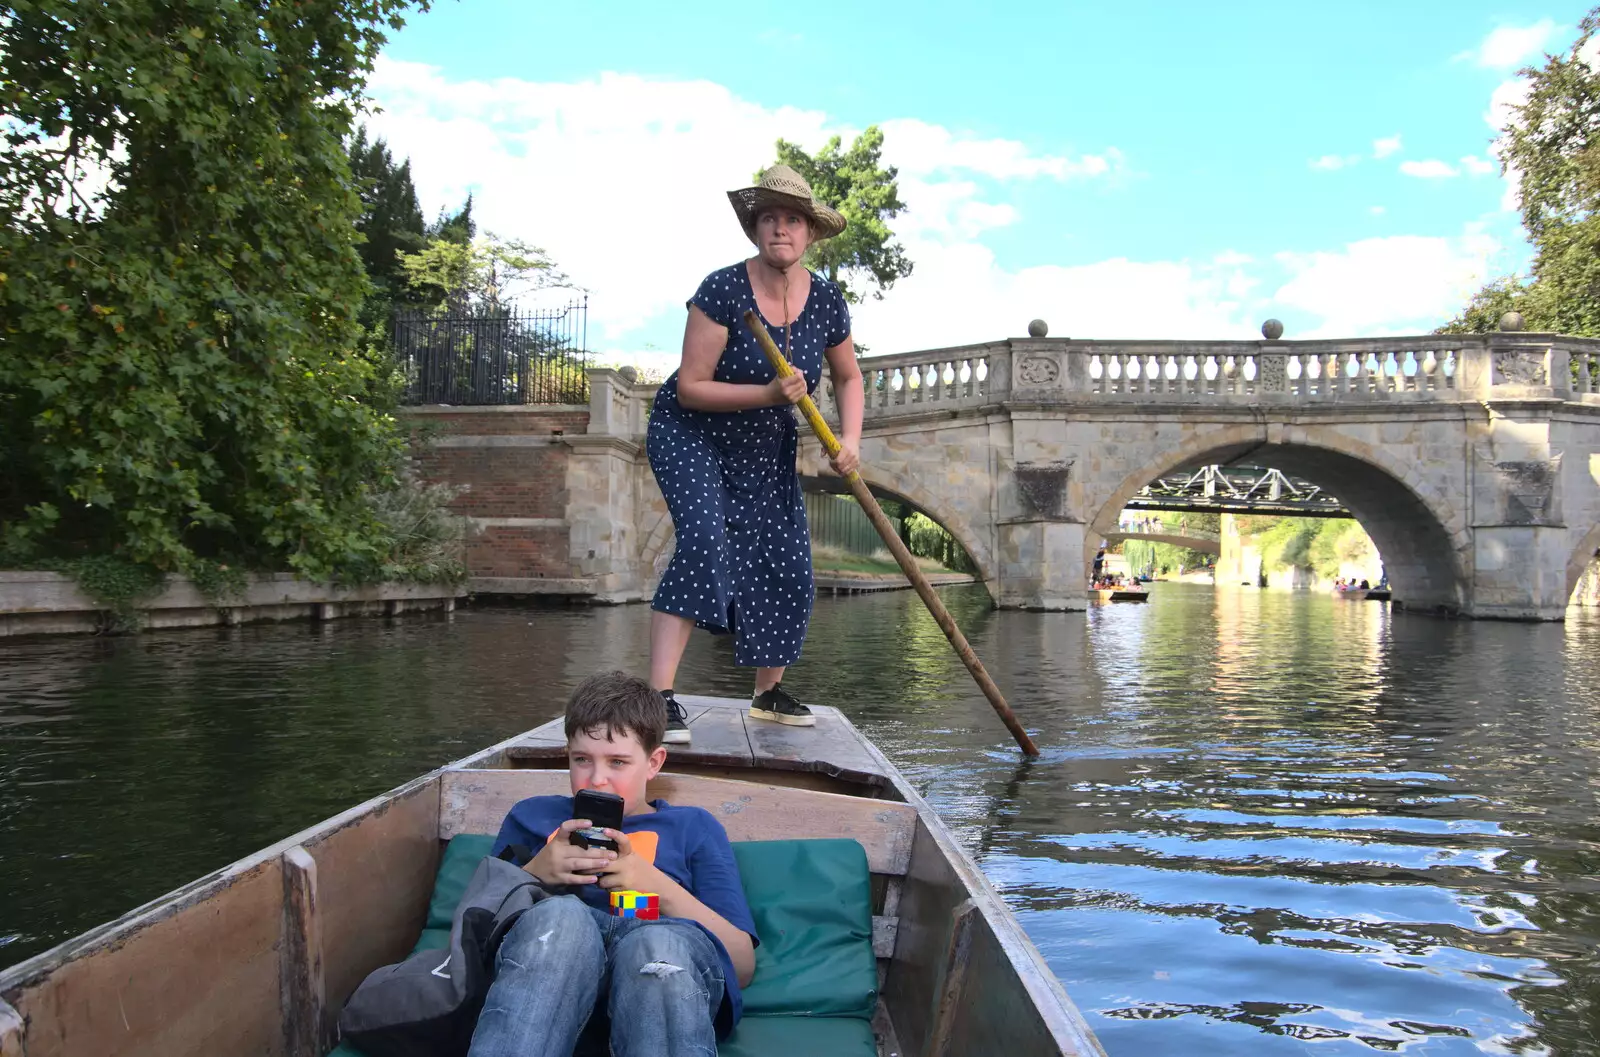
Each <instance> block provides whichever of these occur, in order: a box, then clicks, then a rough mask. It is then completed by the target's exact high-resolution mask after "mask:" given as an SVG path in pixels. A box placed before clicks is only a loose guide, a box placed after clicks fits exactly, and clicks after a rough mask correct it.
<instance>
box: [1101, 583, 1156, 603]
mask: <svg viewBox="0 0 1600 1057" xmlns="http://www.w3.org/2000/svg"><path fill="white" fill-rule="evenodd" d="M1089 600H1090V601H1091V602H1148V601H1150V589H1149V588H1148V587H1139V586H1135V585H1128V586H1124V587H1091V588H1090V589H1089Z"/></svg>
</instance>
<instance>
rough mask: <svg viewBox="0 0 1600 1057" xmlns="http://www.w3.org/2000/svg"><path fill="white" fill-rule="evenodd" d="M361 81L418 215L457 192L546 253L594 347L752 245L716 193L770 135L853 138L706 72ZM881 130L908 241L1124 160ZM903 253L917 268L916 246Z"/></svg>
mask: <svg viewBox="0 0 1600 1057" xmlns="http://www.w3.org/2000/svg"><path fill="white" fill-rule="evenodd" d="M370 91H371V94H372V96H373V98H374V99H375V100H376V101H377V103H378V104H379V105H380V106H381V108H382V111H381V112H380V113H378V114H376V115H374V116H373V118H372V121H371V124H372V128H373V131H374V133H375V134H377V135H381V136H383V137H384V138H386V139H387V140H388V142H389V145H390V147H391V149H392V150H393V151H394V153H395V154H396V156H398V157H406V156H409V157H410V158H411V169H412V176H413V179H414V180H415V182H416V184H417V190H418V193H419V195H420V196H421V198H422V200H423V203H424V208H425V209H426V210H427V211H429V212H430V213H431V212H433V211H434V210H436V209H437V208H438V206H439V205H441V204H449V205H451V206H454V205H455V204H457V203H459V202H460V201H462V200H463V199H464V198H465V197H466V195H467V193H468V192H469V191H471V192H472V193H473V194H474V195H475V197H474V207H473V208H474V216H475V217H476V218H477V219H478V222H479V227H480V229H481V230H488V231H494V232H496V233H498V234H502V235H506V236H515V237H519V238H523V239H526V240H528V241H530V242H533V243H534V244H536V245H539V246H541V247H543V248H544V249H546V250H548V251H549V252H550V254H551V256H552V257H554V259H555V260H556V261H557V262H558V263H559V264H560V265H561V267H562V268H563V269H564V270H565V271H566V272H567V273H568V274H569V275H571V276H572V277H573V279H574V281H575V282H577V283H579V284H581V285H583V286H585V287H587V288H588V289H589V290H590V292H591V305H592V310H593V316H592V323H593V325H594V328H595V329H591V331H590V338H591V344H592V345H595V346H596V347H597V348H607V347H616V346H619V345H628V344H630V342H631V344H632V345H633V346H635V347H636V346H637V345H638V344H639V341H638V339H636V338H635V339H630V338H629V335H630V333H634V332H637V331H639V329H640V328H642V327H645V326H646V325H648V324H650V322H651V321H652V320H659V319H660V318H661V317H663V316H664V315H666V314H670V313H674V312H676V313H681V311H682V306H683V302H684V299H685V298H686V297H688V296H689V294H691V293H692V292H693V291H694V289H695V286H696V285H697V284H698V283H699V281H700V279H701V278H703V277H704V275H705V273H706V272H708V271H710V270H711V267H712V266H713V265H714V264H715V263H717V262H727V261H732V260H737V259H739V258H740V257H743V256H746V255H747V254H748V251H749V243H748V242H746V241H745V238H744V235H743V233H742V232H740V230H739V228H738V226H737V224H736V223H735V222H734V218H733V215H732V211H731V210H730V209H729V207H728V202H727V199H726V197H725V196H724V195H723V194H722V191H723V189H725V188H732V187H739V186H742V185H745V184H748V183H749V182H750V177H751V173H752V171H753V170H754V169H755V168H756V166H757V165H758V164H759V163H760V161H761V160H762V159H764V158H769V157H771V155H772V145H773V142H774V141H775V140H776V139H778V138H779V137H780V136H781V137H783V138H785V139H788V140H791V141H794V142H798V143H800V144H802V145H803V146H806V147H808V148H811V149H815V148H816V147H819V146H821V145H822V143H823V142H825V141H826V140H827V138H828V137H829V136H832V135H842V136H844V137H845V139H846V141H848V140H849V139H850V138H851V137H853V136H854V135H855V134H856V132H857V131H858V130H856V129H852V128H849V127H847V126H844V125H842V124H840V123H837V122H835V121H833V120H832V119H830V118H829V117H828V116H827V115H826V114H823V113H821V112H819V111H815V110H804V109H800V108H797V107H780V108H776V109H773V108H767V107H763V106H761V105H758V104H756V103H752V102H749V101H747V100H744V99H741V98H739V97H737V96H735V95H734V94H733V93H732V92H730V91H729V90H728V89H727V88H725V87H723V86H721V85H718V84H714V83H711V82H708V81H657V80H648V79H646V78H643V77H638V76H632V75H625V74H615V73H608V74H602V75H601V76H600V77H598V78H596V79H593V80H587V81H580V82H575V83H540V82H533V81H526V80H521V79H517V78H500V79H496V80H493V81H475V80H456V79H452V78H451V77H448V76H447V75H445V74H444V73H443V72H442V71H440V70H439V69H437V68H435V67H430V66H425V65H421V64H417V63H407V62H399V61H396V60H393V59H388V58H384V57H380V59H379V61H378V64H377V68H376V70H375V71H374V74H373V77H372V79H371V82H370ZM882 127H883V130H884V136H885V148H884V156H885V159H886V160H887V161H888V162H890V163H892V164H894V165H896V166H898V167H899V169H900V173H901V176H900V192H901V197H902V199H903V200H904V201H905V202H906V204H907V207H908V212H907V213H906V214H904V215H903V217H902V218H900V220H898V221H897V222H896V230H897V232H899V233H900V235H901V237H902V239H904V240H905V241H906V242H907V244H908V246H909V245H910V244H911V242H912V241H913V240H915V241H916V242H917V244H918V245H921V246H933V247H942V246H945V245H957V246H959V245H964V244H966V243H969V242H970V240H972V239H973V238H975V237H976V236H977V235H979V234H980V233H982V232H984V231H987V230H990V229H993V228H997V227H1003V226H1006V225H1009V224H1012V223H1015V222H1016V220H1017V212H1016V210H1015V208H1014V207H1013V206H1012V205H1010V204H1009V203H1007V202H1005V201H997V200H995V198H996V195H995V193H994V190H993V185H994V184H995V183H996V182H997V181H1009V180H1023V179H1053V180H1069V179H1080V178H1083V179H1088V178H1107V177H1111V176H1114V175H1115V174H1116V173H1118V172H1119V171H1121V170H1122V168H1123V158H1122V155H1121V154H1120V153H1119V152H1118V151H1116V150H1115V149H1114V148H1108V149H1106V150H1103V151H1101V152H1099V153H1096V154H1086V155H1067V154H1040V153H1037V152H1035V151H1033V150H1032V149H1030V148H1029V147H1028V146H1027V145H1026V144H1023V143H1020V142H1017V141H1013V140H1005V139H980V138H975V137H971V136H965V135H962V134H959V133H956V132H952V131H951V130H949V129H945V128H942V127H940V126H938V125H932V124H929V123H927V122H923V121H918V120H914V119H899V120H895V121H888V122H885V123H884V124H883V126H882ZM663 249H666V250H667V252H665V253H663V252H662V251H663ZM912 259H913V260H916V261H917V262H918V265H919V270H921V268H922V267H923V266H924V257H921V256H918V255H917V254H916V253H913V254H912ZM658 330H659V328H658ZM597 335H598V340H595V339H596V337H597ZM674 359H675V357H674Z"/></svg>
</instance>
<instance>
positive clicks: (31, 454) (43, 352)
mask: <svg viewBox="0 0 1600 1057" xmlns="http://www.w3.org/2000/svg"><path fill="white" fill-rule="evenodd" d="M426 6H427V5H426V3H425V2H423V3H420V4H416V3H407V2H402V0H363V2H360V3H357V2H355V0H330V2H328V3H322V4H316V5H305V4H300V3H295V2H291V0H259V2H255V3H244V2H242V0H208V2H206V3H201V4H190V5H186V6H184V7H183V8H181V9H180V8H175V7H172V6H171V5H141V4H114V5H93V4H91V5H82V4H76V3H72V2H71V0H38V2H34V3H29V4H27V5H13V7H12V8H10V9H9V14H8V16H7V18H6V19H5V20H0V91H3V93H4V98H5V101H6V102H5V109H6V110H7V115H8V124H7V128H6V136H7V148H6V150H5V151H4V153H0V325H3V327H4V333H5V339H4V340H5V350H6V351H5V355H4V356H3V357H0V459H3V460H4V462H5V465H6V469H7V472H6V473H5V474H4V475H3V476H0V564H4V565H11V566H16V565H31V566H34V567H39V566H46V567H54V568H61V569H63V570H65V571H74V570H77V571H79V572H84V571H86V570H91V569H92V570H94V573H93V574H92V575H91V574H87V573H86V574H85V575H84V576H81V577H80V580H81V581H82V582H84V584H85V586H86V587H90V589H91V590H94V589H95V585H96V584H99V585H101V589H102V590H110V591H114V592H115V591H124V590H126V591H132V590H136V589H137V590H147V589H150V585H151V582H152V578H154V582H155V583H157V584H158V583H159V578H160V577H161V576H164V575H166V574H168V573H181V574H184V575H188V576H191V577H194V578H195V579H197V580H199V581H200V582H202V583H210V584H216V585H218V587H219V589H221V588H223V587H225V586H226V584H227V582H228V581H229V579H230V574H233V575H237V573H238V571H239V570H241V569H260V570H283V569H289V570H293V571H294V572H296V573H299V574H301V575H303V576H306V577H308V578H312V579H318V580H327V581H339V582H368V581H375V580H379V579H451V578H457V577H459V576H460V575H462V567H461V564H460V561H459V558H458V557H450V556H449V553H448V552H449V543H450V541H451V539H452V538H454V539H456V540H457V541H459V531H458V528H457V527H453V526H450V525H449V524H448V523H447V522H446V521H445V520H443V515H442V513H441V511H440V510H438V509H435V508H434V507H429V506H428V504H429V503H430V502H432V501H433V500H436V499H437V498H438V497H437V495H435V494H434V493H430V492H427V491H424V490H421V489H420V488H419V486H418V485H417V484H416V483H415V482H413V481H412V480H410V479H409V477H408V475H407V473H406V458H407V448H406V444H405V441H404V437H403V436H402V434H401V431H400V430H399V428H398V427H397V425H396V422H395V419H394V416H393V415H392V413H391V412H392V410H393V406H394V398H395V397H394V382H395V379H394V377H393V373H394V372H393V369H392V367H391V366H390V363H389V361H388V359H387V358H386V357H384V356H381V355H377V354H375V352H374V343H373V342H372V341H371V340H363V320H362V316H363V311H364V308H366V309H367V310H368V311H372V309H371V308H370V304H369V299H370V298H371V296H372V295H373V294H374V293H375V292H377V293H384V292H389V293H391V294H392V291H384V290H381V289H379V287H378V285H377V284H374V283H373V282H371V281H369V279H368V278H367V275H366V274H365V270H364V269H363V264H362V260H361V249H362V247H363V245H365V246H366V247H368V248H369V250H370V249H373V248H376V247H377V245H378V243H377V238H378V236H379V234H380V232H379V231H378V230H376V228H374V227H373V226H372V225H368V227H369V230H366V231H364V232H358V227H359V226H360V224H361V221H362V219H363V217H364V216H367V214H366V213H364V203H363V199H362V188H363V186H364V185H362V184H360V183H359V182H358V181H357V180H356V179H355V178H354V177H353V176H352V167H351V161H350V156H349V154H348V153H347V148H348V145H349V143H350V140H351V131H352V119H353V117H354V116H355V114H356V113H357V112H358V109H359V108H360V106H361V105H362V87H363V83H364V80H365V77H366V75H367V73H368V71H369V70H370V68H371V64H372V61H373V59H374V57H375V56H376V54H377V51H378V48H379V47H380V45H381V44H382V43H383V41H384V39H385V33H386V31H388V30H391V29H393V28H397V27H398V26H399V25H400V24H401V20H402V15H403V13H404V12H405V10H406V9H407V8H408V7H423V8H425V7H426ZM129 71H133V76H130V75H129ZM370 146H371V145H368V144H363V152H364V154H365V156H366V160H367V161H368V162H369V163H370V162H372V161H373V159H372V157H371V150H370ZM380 160H383V159H380ZM370 167H371V166H369V168H370ZM358 168H359V166H358ZM405 182H406V183H409V178H408V177H407V179H406V181H405ZM367 190H368V191H369V192H370V195H371V198H372V201H373V202H379V201H381V202H383V203H385V208H386V209H387V210H388V212H387V213H385V219H384V220H383V223H382V224H381V225H378V227H386V228H395V229H397V230H403V229H405V228H406V227H407V226H414V225H413V220H414V214H415V210H414V209H413V206H414V193H412V196H411V201H410V202H409V203H408V202H407V201H406V200H405V189H404V187H396V186H393V185H390V186H387V187H384V188H367ZM380 191H381V193H379V192H380ZM363 235H365V238H366V239H367V242H366V243H365V244H363V243H362V237H363ZM402 248H403V240H401V241H400V242H396V243H395V244H394V245H393V246H391V247H390V248H389V252H391V253H395V252H398V251H399V250H400V249H402ZM369 270H374V271H375V270H376V269H369ZM382 278H383V277H382V276H380V277H379V279H380V280H382ZM370 325H371V324H370V323H369V327H370ZM419 504H421V505H420V506H419ZM424 507H426V508H427V509H426V511H424V509H423V508H424ZM423 537H426V540H424V539H423ZM441 547H442V548H443V549H441ZM456 553H459V548H458V549H457V552H456ZM86 563H87V564H86ZM118 563H121V564H122V565H123V566H126V567H127V569H133V568H135V567H136V568H138V569H140V570H144V572H143V573H137V574H136V573H133V572H130V571H127V569H125V570H124V574H119V575H112V571H111V567H112V566H114V565H117V564H118ZM107 584H109V585H112V586H110V587H106V586H104V585H107ZM117 584H121V585H123V586H122V587H117V586H115V585H117ZM140 585H142V586H140Z"/></svg>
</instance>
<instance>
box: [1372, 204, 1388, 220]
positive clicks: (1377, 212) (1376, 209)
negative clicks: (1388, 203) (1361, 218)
mask: <svg viewBox="0 0 1600 1057" xmlns="http://www.w3.org/2000/svg"><path fill="white" fill-rule="evenodd" d="M1367 212H1369V213H1371V214H1372V215H1373V216H1375V217H1381V216H1383V214H1385V213H1387V212H1388V210H1387V209H1385V208H1384V207H1383V206H1368V207H1367Z"/></svg>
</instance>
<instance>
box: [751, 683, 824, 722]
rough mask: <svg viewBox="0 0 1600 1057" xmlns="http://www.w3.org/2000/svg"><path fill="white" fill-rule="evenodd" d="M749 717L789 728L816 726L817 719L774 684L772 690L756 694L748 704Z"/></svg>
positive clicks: (781, 687) (781, 686)
mask: <svg viewBox="0 0 1600 1057" xmlns="http://www.w3.org/2000/svg"><path fill="white" fill-rule="evenodd" d="M750 715H751V716H752V717H753V718H755V719H770V720H772V721H773V722H775V723H787V724H789V725H790V726H791V727H814V726H816V725H817V717H816V716H813V715H812V714H811V710H810V709H809V708H807V707H806V706H805V705H802V704H801V703H800V702H798V701H796V700H795V699H794V698H792V697H790V696H789V692H788V691H787V690H785V689H784V688H783V684H782V683H774V684H773V686H772V689H770V690H765V691H763V692H761V693H759V694H757V695H756V697H755V700H754V701H751V702H750Z"/></svg>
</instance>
